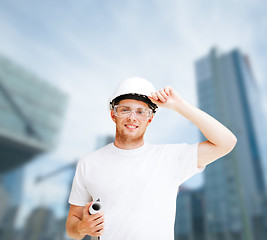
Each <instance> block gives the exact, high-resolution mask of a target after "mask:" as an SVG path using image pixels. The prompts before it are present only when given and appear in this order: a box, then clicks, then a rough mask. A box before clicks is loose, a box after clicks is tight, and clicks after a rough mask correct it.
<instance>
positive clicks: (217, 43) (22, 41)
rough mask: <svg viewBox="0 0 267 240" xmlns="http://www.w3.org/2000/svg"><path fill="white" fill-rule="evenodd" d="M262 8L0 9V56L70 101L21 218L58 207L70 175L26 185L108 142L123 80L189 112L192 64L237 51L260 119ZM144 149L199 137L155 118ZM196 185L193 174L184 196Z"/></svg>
mask: <svg viewBox="0 0 267 240" xmlns="http://www.w3.org/2000/svg"><path fill="white" fill-rule="evenodd" d="M266 7H267V2H266V1H259V0H245V1H241V0H231V1H229V0H226V1H211V0H203V1H196V0H188V1H182V0H176V1H175V0H164V1H163V0H154V1H152V0H146V1H141V0H135V1H133V0H130V1H106V0H98V1H92V0H65V1H59V0H53V1H51V0H47V1H38V0H37V1H36V0H24V1H19V0H0V30H1V31H0V54H2V55H4V56H6V57H8V58H9V59H11V60H12V61H14V62H16V63H18V64H20V65H21V66H23V67H24V68H26V69H28V70H29V71H31V72H33V73H35V74H36V75H37V76H39V77H41V78H42V79H43V80H44V81H47V82H50V83H52V84H53V85H55V86H57V87H58V88H59V89H61V90H62V91H63V92H65V93H66V94H67V95H68V103H67V111H66V114H65V118H64V119H65V120H64V122H63V123H62V129H61V133H60V138H59V142H58V146H57V148H56V149H55V151H53V152H50V153H47V154H44V155H42V156H39V157H38V158H36V159H35V160H34V161H32V162H31V163H29V164H27V166H25V176H27V177H25V184H24V185H25V187H24V188H25V189H24V192H25V196H24V208H23V213H22V215H23V216H26V213H28V212H29V210H30V209H31V208H33V207H34V206H37V205H40V204H44V205H47V206H52V205H53V206H59V205H60V204H61V205H62V202H64V201H66V195H67V194H68V191H69V189H68V188H66V181H70V176H71V173H70V172H71V171H69V172H68V171H67V172H65V173H61V174H60V175H58V176H55V177H53V178H51V179H49V180H47V181H46V182H43V183H41V184H40V185H38V186H36V185H35V184H34V179H35V178H36V176H38V175H42V174H47V173H49V172H51V171H53V170H54V169H56V168H59V167H61V166H63V165H65V164H68V163H71V162H72V161H74V159H77V158H79V157H81V156H82V155H84V154H86V153H87V152H89V151H92V150H94V149H95V147H96V145H97V137H98V136H102V137H104V136H106V135H107V134H108V135H113V134H114V130H115V125H114V123H113V122H112V121H111V119H110V116H109V110H108V102H109V96H111V95H112V92H113V90H114V89H115V87H116V85H117V84H118V83H119V82H120V81H122V80H123V79H125V78H127V77H132V76H140V77H144V78H147V79H148V80H150V81H151V82H152V83H153V84H154V86H155V87H156V89H160V88H163V87H164V86H166V85H170V86H173V87H174V88H175V89H176V90H177V92H178V93H179V94H180V95H181V96H182V97H183V98H185V99H186V100H187V101H189V102H190V103H191V104H193V105H196V106H197V95H196V78H195V73H194V62H195V61H196V60H197V59H199V58H200V57H203V56H205V55H206V54H208V52H209V51H210V49H211V48H212V47H217V48H218V49H219V51H220V52H222V53H226V52H229V51H231V50H232V49H234V48H238V49H240V50H241V51H242V52H243V53H244V54H247V55H248V56H249V57H250V60H251V64H252V69H253V71H254V75H255V79H256V81H257V83H258V85H259V86H260V90H261V95H262V99H263V107H264V109H265V113H266V112H267V97H266V92H267V81H266V76H267V68H266V62H267V61H266V60H267V55H266V51H264V50H265V49H266V47H267V42H266V36H265V35H266V32H267V15H266V9H267V8H266ZM146 140H147V141H149V142H151V143H156V144H158V143H182V142H187V143H195V142H197V141H199V134H198V131H197V128H196V127H195V126H194V125H193V124H192V123H191V122H189V121H188V120H186V119H184V118H183V117H182V116H178V115H177V113H174V112H171V111H170V110H166V109H160V111H159V112H158V113H157V116H156V117H155V119H154V120H153V123H152V124H151V125H150V126H149V129H148V132H147V134H146ZM40 169H42V171H40ZM202 182H203V176H201V174H199V176H195V177H194V178H192V179H191V180H190V181H189V182H188V186H190V187H197V186H200V185H201V184H202ZM48 191H49V194H46V193H47V192H48ZM52 193H55V194H57V195H59V196H62V197H59V198H55V197H50V196H52V195H53V194H52ZM58 209H60V210H58V214H59V215H60V214H62V212H63V209H62V208H58Z"/></svg>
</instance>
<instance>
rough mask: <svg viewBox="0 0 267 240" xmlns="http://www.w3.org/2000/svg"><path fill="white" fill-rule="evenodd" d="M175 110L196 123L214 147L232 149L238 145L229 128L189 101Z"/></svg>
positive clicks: (178, 105) (181, 103) (181, 102)
mask: <svg viewBox="0 0 267 240" xmlns="http://www.w3.org/2000/svg"><path fill="white" fill-rule="evenodd" d="M174 110H175V111H177V112H178V113H179V114H181V115H182V116H184V117H185V118H187V119H188V120H189V121H191V122H192V123H194V124H195V125H196V126H197V127H198V128H199V130H200V131H201V132H202V133H203V135H204V136H205V137H206V138H207V140H208V141H210V142H211V143H213V144H214V145H216V146H220V147H225V148H231V147H232V146H233V145H234V144H235V143H236V141H237V139H236V137H235V135H234V134H233V133H232V132H231V131H230V130H229V129H228V128H226V127H225V126H224V125H222V124H221V123H220V122H218V121H217V120H216V119H215V118H213V117H211V116H210V115H209V114H207V113H205V112H203V111H202V110H200V109H198V108H197V107H195V106H193V105H191V104H190V103H188V102H187V101H185V100H181V101H180V102H179V103H177V106H176V108H175V109H174Z"/></svg>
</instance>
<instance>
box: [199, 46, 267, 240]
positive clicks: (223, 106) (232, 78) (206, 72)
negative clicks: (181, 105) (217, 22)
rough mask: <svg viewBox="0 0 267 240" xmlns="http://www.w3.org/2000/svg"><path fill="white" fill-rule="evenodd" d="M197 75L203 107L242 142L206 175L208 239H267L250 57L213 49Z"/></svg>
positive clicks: (235, 52) (213, 164) (254, 89)
mask: <svg viewBox="0 0 267 240" xmlns="http://www.w3.org/2000/svg"><path fill="white" fill-rule="evenodd" d="M195 71H196V78H197V90H198V103H199V108H200V109H201V110H203V111H205V112H207V113H208V114H210V115H211V116H213V117H214V118H215V119H217V120H218V121H220V122H221V123H222V124H224V125H225V126H226V127H228V128H229V129H230V130H231V131H232V132H233V133H234V134H235V135H236V136H237V139H238V142H237V145H236V147H235V148H234V150H233V151H232V152H231V153H230V154H228V155H227V156H225V157H223V158H222V159H220V160H219V161H215V162H214V163H212V164H211V165H209V167H208V168H207V169H206V170H205V173H204V179H205V205H206V212H205V227H206V233H207V237H208V238H207V239H209V240H216V239H218V240H224V239H227V240H232V239H235V240H239V239H240V240H241V239H242V240H252V239H255V240H260V239H266V236H264V226H263V217H264V216H263V214H262V212H263V205H262V203H263V197H264V193H265V181H264V174H263V162H262V158H261V156H260V150H259V142H258V139H259V138H258V135H257V131H256V126H255V125H256V122H255V121H256V120H257V118H256V115H255V114H256V113H255V109H253V108H255V107H257V106H255V105H253V103H254V104H255V99H257V96H258V94H259V93H258V89H257V84H256V82H255V80H254V77H253V74H252V70H251V67H250V64H249V59H248V57H247V56H244V55H243V54H242V53H241V52H240V51H239V50H233V51H231V52H230V53H226V54H219V53H218V52H217V50H216V49H212V50H211V51H210V53H209V54H208V55H207V56H205V57H203V58H201V59H199V60H198V61H196V64H195ZM256 102H257V101H256ZM258 104H259V102H258ZM258 106H259V105H258ZM205 140H206V138H205V137H204V136H203V135H201V141H205Z"/></svg>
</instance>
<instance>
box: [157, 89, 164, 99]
mask: <svg viewBox="0 0 267 240" xmlns="http://www.w3.org/2000/svg"><path fill="white" fill-rule="evenodd" d="M160 91H161V90H160ZM160 91H159V92H156V95H157V97H158V99H159V100H160V101H161V102H165V98H164V97H163V96H162V95H161V93H160Z"/></svg>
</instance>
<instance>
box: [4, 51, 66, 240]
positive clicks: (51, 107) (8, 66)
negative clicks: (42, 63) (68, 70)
mask: <svg viewBox="0 0 267 240" xmlns="http://www.w3.org/2000/svg"><path fill="white" fill-rule="evenodd" d="M66 103H67V95H66V94H65V93H63V92H61V91H60V90H58V89H57V88H55V87H54V86H52V85H51V84H48V83H47V82H45V81H43V80H42V79H40V78H39V77H37V76H36V75H34V74H33V73H31V72H30V71H28V70H26V69H24V68H23V67H21V66H19V65H18V64H16V63H14V62H12V61H11V60H9V59H7V58H6V57H3V56H1V55H0V160H1V165H0V188H1V189H2V191H1V195H3V196H5V197H6V198H8V203H7V204H6V209H5V210H3V211H1V212H0V219H2V221H1V222H0V238H1V237H2V238H3V239H12V238H13V236H12V232H13V230H14V229H13V228H14V224H15V221H16V215H17V211H18V208H19V205H20V200H21V198H22V189H23V177H24V175H23V168H22V166H23V165H24V164H25V163H27V162H29V161H31V160H32V159H33V158H34V157H35V156H36V155H38V154H40V153H43V152H45V151H51V150H52V149H53V148H55V146H56V143H57V141H58V136H59V132H60V130H61V126H62V122H63V118H64V113H65V110H66Z"/></svg>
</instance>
